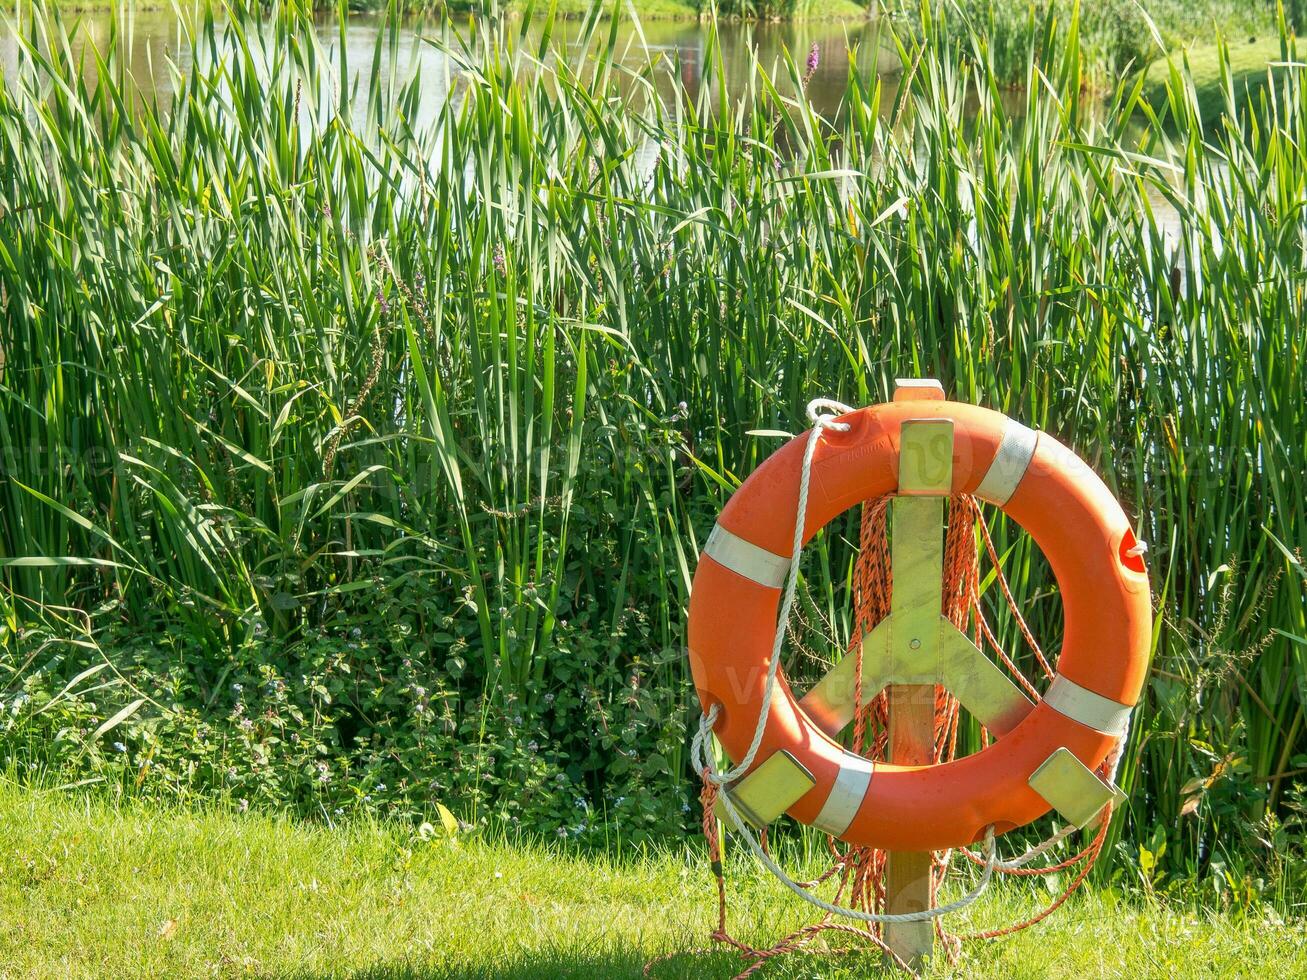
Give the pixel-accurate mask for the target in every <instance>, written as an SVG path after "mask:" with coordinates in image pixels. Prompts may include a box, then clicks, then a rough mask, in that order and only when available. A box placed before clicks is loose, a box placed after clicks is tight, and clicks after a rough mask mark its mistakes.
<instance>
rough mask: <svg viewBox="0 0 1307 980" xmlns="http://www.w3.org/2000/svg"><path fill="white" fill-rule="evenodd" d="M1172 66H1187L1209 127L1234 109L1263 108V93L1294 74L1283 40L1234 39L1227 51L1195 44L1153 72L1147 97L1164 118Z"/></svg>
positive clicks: (1155, 65)
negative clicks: (1289, 64)
mask: <svg viewBox="0 0 1307 980" xmlns="http://www.w3.org/2000/svg"><path fill="white" fill-rule="evenodd" d="M1223 52H1224V54H1223ZM1173 61H1174V62H1183V64H1184V65H1185V68H1186V69H1187V72H1188V75H1189V77H1190V78H1192V79H1193V86H1194V94H1195V97H1196V102H1197V109H1198V115H1199V118H1200V119H1201V120H1202V121H1203V123H1204V125H1212V124H1214V123H1217V122H1219V121H1220V119H1221V117H1222V116H1224V115H1226V114H1227V113H1229V112H1230V109H1231V106H1233V107H1234V110H1235V113H1236V114H1238V115H1242V114H1244V113H1245V111H1246V109H1247V107H1249V106H1252V107H1254V108H1256V107H1258V106H1260V105H1261V104H1262V103H1261V100H1260V99H1259V95H1260V93H1261V92H1262V90H1263V89H1264V88H1266V86H1267V85H1270V84H1273V83H1274V80H1275V78H1276V77H1277V76H1280V77H1282V76H1283V75H1284V74H1285V73H1286V72H1289V71H1293V70H1294V69H1292V68H1287V67H1285V66H1284V61H1285V51H1284V48H1283V46H1282V45H1281V42H1280V39H1279V38H1278V37H1273V38H1263V39H1261V40H1257V39H1253V40H1234V41H1231V43H1230V44H1229V45H1228V47H1226V48H1224V49H1223V48H1221V47H1220V46H1218V45H1217V44H1214V43H1206V44H1204V43H1196V44H1194V45H1192V46H1188V47H1185V48H1183V49H1181V50H1178V51H1176V52H1174V53H1173V54H1171V55H1169V56H1168V57H1164V58H1159V59H1158V60H1157V61H1155V62H1153V64H1151V65H1150V66H1149V67H1148V71H1147V75H1146V78H1145V82H1144V84H1145V98H1147V100H1148V101H1149V103H1150V104H1151V105H1152V106H1153V107H1154V109H1155V110H1156V111H1157V112H1158V113H1159V114H1160V113H1161V112H1163V111H1164V110H1165V108H1166V103H1167V99H1168V92H1169V89H1170V86H1169V78H1170V72H1171V65H1172V62H1173Z"/></svg>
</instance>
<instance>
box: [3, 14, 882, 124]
mask: <svg viewBox="0 0 1307 980" xmlns="http://www.w3.org/2000/svg"><path fill="white" fill-rule="evenodd" d="M196 16H198V11H196ZM9 18H10V19H8V20H4V21H0V71H3V72H4V73H5V74H7V75H9V76H10V77H13V73H14V71H15V70H16V67H17V65H18V60H19V42H18V40H17V38H16V37H15V34H16V33H19V34H22V33H25V32H26V31H27V30H28V29H29V28H30V24H29V22H28V18H25V17H24V15H23V13H22V12H21V10H19V11H18V12H16V13H11V14H10V15H9ZM65 22H66V23H67V24H68V25H69V27H70V28H72V27H74V25H75V26H76V35H75V37H76V38H77V42H76V44H75V48H77V49H82V48H84V45H85V42H87V41H89V42H91V43H92V44H94V45H95V47H96V48H97V49H98V50H101V51H103V50H106V48H107V47H108V45H109V43H110V40H111V38H112V37H114V36H115V34H116V37H117V40H118V59H119V61H120V62H121V63H122V64H123V65H124V67H125V68H126V69H127V71H128V74H129V77H130V79H131V85H132V86H133V87H134V89H135V93H134V94H136V95H138V96H140V97H143V98H146V99H153V100H157V101H158V102H159V103H160V104H161V105H163V106H167V105H168V104H170V103H171V101H172V85H173V69H171V68H170V67H169V66H170V64H171V65H173V66H176V68H179V69H180V70H181V71H182V72H183V73H184V72H185V71H186V69H187V68H188V67H189V65H190V63H191V61H192V59H193V58H194V57H195V56H196V54H195V52H193V51H192V50H191V49H190V45H189V42H188V39H187V35H186V31H185V30H184V29H183V27H182V25H181V23H180V21H179V19H178V16H177V14H176V13H175V12H174V11H173V10H172V9H171V8H169V9H166V10H135V9H132V8H130V7H128V8H126V9H124V10H122V11H119V12H117V13H113V12H109V11H102V12H94V13H85V14H68V15H65ZM445 28H451V29H455V30H457V31H459V32H460V33H464V34H466V32H467V30H468V22H467V20H466V19H462V20H459V21H455V22H452V23H450V24H444V23H442V22H441V21H439V20H414V21H411V22H407V23H405V24H404V25H403V26H402V27H401V28H400V29H399V32H398V38H397V43H395V44H394V46H393V47H392V46H391V39H390V38H389V37H388V36H387V33H388V29H387V27H386V26H385V25H384V24H383V22H382V21H381V20H380V19H379V18H377V17H374V16H369V15H362V14H359V15H351V16H350V17H349V18H348V20H347V21H346V23H345V24H344V25H343V28H342V25H341V24H340V23H339V22H338V21H337V20H336V18H335V17H334V15H333V16H327V17H323V18H322V19H320V20H319V21H318V25H317V33H318V38H319V40H320V42H321V43H322V46H323V50H324V52H325V53H326V55H327V57H328V59H329V61H330V64H331V66H332V68H333V69H334V73H335V75H336V83H337V86H339V85H340V82H341V79H340V70H341V66H342V64H343V65H345V66H347V70H348V73H349V76H350V79H351V82H352V81H354V80H355V79H357V78H358V76H359V74H360V73H367V72H368V71H370V68H371V65H372V62H373V58H374V55H375V54H376V52H377V51H378V41H379V40H380V42H381V43H380V52H381V66H382V69H383V71H385V72H388V73H389V72H393V73H394V76H395V77H396V78H397V79H398V80H401V81H402V80H403V79H405V78H407V77H409V76H410V75H411V74H412V73H413V72H414V71H417V72H418V73H420V75H421V77H422V79H423V85H422V97H421V102H420V104H419V106H418V115H417V118H416V119H414V120H412V121H411V122H412V123H414V124H416V125H420V124H422V123H424V122H428V121H430V120H431V118H432V117H434V115H435V114H436V112H437V111H438V109H439V107H440V105H441V104H442V102H443V100H444V99H446V98H447V97H448V88H447V87H446V85H445V84H443V81H444V79H446V78H447V77H448V76H447V69H448V68H449V66H448V65H447V64H446V58H445V56H444V55H443V54H442V52H441V51H440V50H438V48H437V47H435V46H433V45H432V44H430V43H427V42H426V41H425V40H424V39H426V38H430V37H433V36H439V35H440V34H441V32H442V30H444V29H445ZM607 31H608V25H606V24H603V25H601V26H600V28H599V30H598V31H597V32H596V35H595V37H594V38H593V39H591V40H590V41H589V44H588V45H587V44H586V40H587V39H586V38H585V36H584V33H583V32H584V24H583V22H581V21H579V20H564V21H560V22H557V23H556V24H555V25H554V31H553V37H552V39H551V42H550V50H551V51H552V52H553V54H552V55H551V57H559V58H564V59H566V60H567V61H568V62H569V63H571V64H572V66H573V67H576V68H577V69H578V70H579V69H580V68H581V66H582V64H583V63H584V62H585V60H586V59H587V58H589V57H590V56H591V53H592V52H593V51H594V50H595V49H596V47H598V46H601V45H605V44H606V43H607ZM539 43H540V27H539V26H538V25H533V26H530V27H528V29H527V32H526V38H525V41H524V42H523V44H524V47H525V49H526V50H528V51H531V52H534V51H536V50H537V49H538V46H539ZM814 45H815V47H816V61H817V64H816V67H815V69H814V70H813V71H812V72H811V77H810V78H809V80H808V83H807V92H808V97H809V99H810V100H811V102H812V104H813V105H814V107H815V108H816V109H817V111H818V112H821V113H823V114H830V115H833V114H836V113H837V111H838V109H839V107H840V103H841V100H842V99H843V96H844V92H845V88H846V85H845V80H846V75H847V72H848V70H849V64H850V58H852V59H853V62H854V64H855V65H856V68H857V70H858V71H859V72H860V73H862V74H863V75H864V76H870V75H873V74H875V73H877V72H881V73H893V72H896V71H897V68H898V59H897V57H896V56H894V54H893V53H892V52H891V51H889V50H888V49H887V48H885V47H884V46H882V45H881V44H880V43H879V33H878V28H877V25H875V24H874V23H872V22H868V21H848V22H838V21H814V22H804V23H784V24H738V23H726V24H720V25H718V28H717V49H716V51H714V49H713V46H712V42H711V38H710V30H709V27H708V25H706V24H702V23H700V22H698V21H650V22H648V23H645V24H641V25H636V24H633V23H630V22H623V23H621V24H620V25H619V26H618V30H617V48H616V50H617V52H618V61H619V64H620V66H622V67H624V68H625V69H628V70H630V71H635V70H638V69H639V68H642V67H643V66H645V65H646V64H647V63H648V62H649V61H650V60H651V59H656V60H657V61H658V62H659V67H658V71H657V72H656V73H655V83H656V85H657V88H658V91H659V93H660V94H661V95H662V96H663V98H664V99H668V98H670V97H671V95H672V93H673V91H674V89H675V86H674V81H673V75H674V74H675V75H679V77H680V81H681V83H682V84H683V86H684V87H685V89H686V90H687V91H688V93H689V94H690V96H691V97H697V96H698V95H699V94H700V90H701V87H702V85H703V80H704V78H705V77H708V78H710V79H712V82H711V84H712V91H711V92H710V93H709V94H710V95H712V96H713V97H714V98H715V97H716V96H717V95H718V94H719V91H718V88H719V86H720V85H722V84H724V85H725V86H726V88H727V91H728V92H729V93H732V94H733V93H738V92H742V91H744V90H745V88H746V87H747V86H750V85H757V84H758V79H757V77H756V72H755V62H754V56H755V53H756V58H757V65H758V67H761V68H762V69H763V70H764V71H766V72H767V73H768V74H769V75H770V76H771V77H772V78H774V79H777V80H778V88H779V89H780V91H781V92H782V93H784V94H793V85H792V84H790V83H789V81H788V78H789V76H788V72H787V70H786V69H785V67H784V65H785V56H786V52H787V51H788V52H789V53H790V56H791V57H792V58H793V59H794V61H795V62H796V63H797V65H798V71H799V72H804V71H805V67H806V66H805V62H806V61H807V59H808V56H809V52H810V51H811V50H812V49H813V47H814ZM342 53H343V56H344V57H343V59H342ZM209 55H210V53H209V52H204V53H202V55H201V56H202V57H208V56H209ZM709 59H713V60H718V59H719V60H720V67H719V69H718V70H716V71H712V70H705V65H706V62H707V61H708V60H709ZM83 71H84V75H85V77H86V78H87V81H88V83H89V82H90V81H91V80H92V78H93V75H94V71H95V69H94V65H93V63H90V62H89V60H88V63H86V64H84V66H83ZM321 94H325V95H330V93H321Z"/></svg>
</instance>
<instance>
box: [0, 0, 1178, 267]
mask: <svg viewBox="0 0 1307 980" xmlns="http://www.w3.org/2000/svg"><path fill="white" fill-rule="evenodd" d="M192 16H193V17H198V11H196V12H195V13H194V14H193V15H192ZM15 17H17V18H18V19H16V20H15V19H13V18H15ZM66 22H67V23H68V24H69V25H70V27H71V25H73V24H74V23H75V24H76V25H77V37H79V38H82V39H89V40H90V41H91V42H92V43H94V44H95V45H96V46H97V47H98V48H100V49H101V50H103V49H104V48H105V46H106V45H107V43H108V41H109V39H110V37H111V36H112V35H113V33H114V32H115V31H116V32H117V36H118V38H119V57H120V59H121V60H123V61H125V63H126V65H127V67H128V68H129V70H130V75H131V79H132V81H133V83H134V85H135V87H136V91H137V94H139V95H141V96H142V97H144V98H153V99H158V100H160V102H162V103H164V104H166V103H167V102H169V101H170V100H171V96H172V78H173V75H174V72H175V71H177V70H181V71H183V72H184V71H185V70H186V69H187V68H188V67H189V66H190V64H191V62H192V61H193V59H194V57H195V52H193V51H192V50H191V48H190V45H189V42H188V38H187V32H186V30H185V29H184V28H183V26H182V23H181V20H180V18H179V15H178V13H177V11H176V9H174V8H173V7H169V8H167V9H155V10H135V9H132V8H131V7H130V5H129V6H127V7H126V8H125V9H123V10H120V11H118V12H117V13H114V12H110V11H99V12H92V13H83V14H68V15H66ZM445 27H451V28H454V29H456V30H458V31H459V32H460V33H462V34H464V35H466V34H467V31H468V21H467V18H466V17H463V18H461V19H455V20H452V21H450V23H449V24H442V23H441V22H440V21H439V20H413V21H409V22H407V23H405V24H404V26H402V27H401V28H400V30H399V36H398V43H397V44H396V45H395V46H394V49H393V55H392V54H391V50H390V48H389V45H388V44H387V43H386V38H385V34H386V32H388V30H389V28H388V27H387V25H386V24H385V23H384V22H383V20H382V19H381V18H379V17H376V16H371V15H366V14H351V15H350V16H349V17H348V19H347V21H346V22H345V24H344V27H343V29H342V26H341V24H340V22H339V21H338V19H337V18H336V16H335V15H334V14H328V15H324V16H322V17H321V18H319V20H318V21H317V33H318V37H319V38H320V40H321V43H322V47H323V50H324V51H325V53H326V55H327V57H329V58H330V60H331V62H332V64H333V65H334V66H335V68H336V73H337V75H339V70H340V65H341V63H342V53H343V56H344V58H343V61H344V64H346V65H347V66H348V73H349V75H350V76H351V77H354V76H356V75H358V74H359V73H360V72H366V71H368V69H369V67H370V66H371V64H372V59H373V57H374V56H375V54H376V52H377V51H378V39H379V38H380V39H381V40H382V44H381V45H380V51H381V58H382V63H383V66H384V67H386V68H388V69H389V68H393V70H394V72H395V75H396V76H397V77H398V78H400V79H403V78H406V77H408V76H409V74H410V73H411V72H413V71H417V72H418V73H420V76H421V79H422V85H421V102H420V105H419V106H418V113H417V116H418V118H417V119H416V120H415V121H416V122H417V123H418V124H419V125H420V124H421V123H422V122H424V121H427V120H430V119H432V118H433V117H434V116H435V115H436V113H437V111H438V110H439V108H440V106H441V105H442V104H443V102H444V101H445V100H446V99H447V98H448V92H449V90H448V86H447V80H448V78H449V76H450V74H451V72H450V71H449V69H450V67H451V66H450V65H449V64H448V58H447V56H446V55H445V54H444V53H443V52H442V51H441V50H440V49H439V48H438V47H437V46H435V45H433V44H432V43H430V39H431V38H432V37H436V36H439V34H440V32H441V31H442V29H444V28H445ZM24 28H25V25H24V23H23V21H22V19H21V14H15V13H13V12H12V11H11V12H10V13H8V14H7V15H0V73H5V74H9V75H11V76H12V73H13V71H14V68H15V66H16V65H17V63H18V50H19V44H18V41H17V39H16V37H15V32H16V31H17V32H21V31H23V30H24ZM608 29H609V25H608V24H607V23H606V22H605V23H602V24H601V25H600V27H599V29H598V30H597V31H596V32H595V37H594V38H593V40H592V41H591V50H593V49H594V48H595V47H596V46H599V45H603V44H605V43H606V35H607V31H608ZM584 31H585V24H584V23H583V22H582V21H580V20H575V19H572V20H561V21H559V22H557V23H556V24H555V28H554V34H553V38H552V39H551V43H550V48H551V50H552V51H554V52H556V53H557V54H556V57H561V58H569V57H575V58H576V59H577V61H580V60H581V59H583V58H584V57H585V53H584V50H583V44H584ZM539 32H540V28H539V26H538V25H531V26H529V27H528V30H527V39H528V41H527V43H528V44H529V45H530V46H531V47H530V50H535V46H536V45H538V43H539ZM716 32H717V45H718V54H716V55H714V53H713V47H712V29H711V28H710V26H709V25H708V24H706V23H701V22H698V21H668V20H654V21H649V22H647V23H643V24H639V25H637V24H634V23H632V22H630V21H629V20H624V21H622V22H621V23H619V25H618V28H617V46H616V50H617V51H618V53H619V60H620V61H621V62H622V63H624V64H625V65H627V66H630V67H633V68H635V67H643V66H645V65H647V64H648V63H649V61H650V60H651V56H652V58H654V59H657V62H658V71H657V72H656V75H655V80H656V82H657V83H658V84H659V87H660V89H661V91H662V95H663V97H664V98H665V99H670V98H671V96H672V91H673V87H674V83H673V74H675V75H679V76H680V79H681V82H682V83H683V84H684V86H685V88H686V89H687V90H688V91H689V92H690V94H691V95H692V96H694V95H698V94H699V91H700V89H701V87H702V84H703V79H704V77H705V62H706V61H707V60H708V59H710V58H714V57H720V62H721V70H720V72H719V73H713V72H709V73H708V77H715V78H716V79H717V80H716V81H714V82H713V83H712V84H714V85H720V84H725V85H726V87H727V89H728V92H731V93H735V92H740V91H742V90H743V89H744V88H745V87H746V86H747V85H749V84H753V83H755V81H756V77H755V74H754V66H755V60H754V58H755V54H756V58H757V61H756V63H757V64H759V65H761V67H762V68H763V69H764V70H765V71H766V72H767V73H768V74H769V75H770V76H772V77H773V78H776V79H777V85H778V88H780V90H781V91H782V92H783V93H786V90H787V89H789V90H790V91H792V89H793V86H792V85H789V84H788V83H787V81H786V79H788V77H789V76H788V74H787V71H786V69H785V67H784V59H785V57H786V52H788V53H789V56H790V57H792V58H793V59H794V61H795V63H796V64H797V65H798V70H799V71H800V72H803V71H805V70H806V66H807V62H808V59H809V56H810V52H812V51H813V49H814V47H815V53H816V62H817V64H816V66H815V68H814V69H813V70H812V72H811V77H810V78H809V80H808V82H807V85H806V90H807V94H808V99H809V101H810V102H811V103H812V105H813V106H814V108H816V110H817V111H818V112H821V113H823V114H825V115H827V116H836V115H838V113H839V110H840V105H841V100H842V99H843V96H844V92H845V88H846V84H845V82H846V74H847V72H848V69H849V63H850V59H852V60H853V63H854V64H855V65H856V67H857V70H858V71H859V72H860V73H861V74H863V75H864V76H871V75H875V74H879V75H880V76H881V83H882V87H883V95H882V103H881V106H882V111H884V112H889V111H890V108H891V107H892V106H893V105H894V99H895V95H896V92H897V88H898V82H899V78H900V74H901V65H900V62H899V58H898V56H897V54H895V53H894V51H893V49H892V48H891V47H889V46H888V44H887V43H885V42H884V40H883V37H884V36H885V31H884V28H883V26H882V25H881V24H878V23H877V22H875V21H870V20H850V21H801V22H791V23H759V24H743V23H731V22H726V23H721V24H718V26H717V28H716ZM205 56H206V57H212V55H210V54H206V55H205ZM392 60H393V62H394V64H393V66H392V65H391V64H390V62H391V61H392ZM170 66H175V68H174V67H170ZM86 71H87V73H88V76H89V74H90V73H91V72H92V71H93V67H92V66H91V65H90V64H88V66H87V68H86ZM338 84H339V81H338ZM787 94H788V93H787ZM1001 97H1002V98H1003V99H1004V101H1005V102H1007V103H1008V109H1009V111H1013V112H1019V111H1020V107H1021V105H1022V103H1023V99H1024V96H1023V95H1022V94H1021V93H1020V92H1016V91H1008V92H1005V93H1003V95H1002V96H1001ZM1150 197H1151V198H1152V199H1153V204H1154V208H1155V211H1156V212H1157V215H1158V219H1159V223H1160V224H1161V226H1162V227H1163V229H1164V230H1165V232H1166V234H1167V237H1168V239H1169V240H1171V241H1172V242H1173V241H1174V238H1175V235H1176V216H1175V212H1174V209H1173V208H1172V207H1171V206H1170V204H1169V203H1168V202H1166V201H1165V200H1164V199H1163V197H1162V196H1161V195H1160V194H1159V193H1157V192H1156V191H1151V192H1150Z"/></svg>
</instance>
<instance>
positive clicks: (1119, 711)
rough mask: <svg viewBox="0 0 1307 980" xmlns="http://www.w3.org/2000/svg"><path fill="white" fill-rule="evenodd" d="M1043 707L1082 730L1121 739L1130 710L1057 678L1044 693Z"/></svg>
mask: <svg viewBox="0 0 1307 980" xmlns="http://www.w3.org/2000/svg"><path fill="white" fill-rule="evenodd" d="M1044 704H1046V705H1048V706H1049V707H1050V708H1052V709H1053V710H1054V711H1056V712H1057V713H1058V714H1061V715H1066V717H1068V718H1070V719H1071V720H1072V721H1077V722H1079V723H1080V724H1082V725H1084V726H1085V727H1086V728H1092V729H1093V730H1094V731H1096V732H1101V733H1102V734H1104V735H1121V734H1123V733H1124V732H1125V730H1126V727H1127V725H1128V724H1129V723H1130V712H1131V710H1132V706H1131V705H1128V704H1121V703H1120V702H1119V701H1113V700H1112V699H1111V698H1105V697H1103V695H1101V694H1095V693H1094V692H1093V691H1091V690H1089V689H1088V688H1086V687H1081V686H1080V685H1079V684H1077V683H1076V682H1075V681H1072V680H1068V679H1067V678H1065V677H1063V676H1062V675H1061V674H1058V675H1057V676H1056V677H1054V678H1053V683H1052V684H1050V685H1049V686H1048V690H1047V691H1046V692H1045V693H1044Z"/></svg>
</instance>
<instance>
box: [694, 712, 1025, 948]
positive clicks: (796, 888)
mask: <svg viewBox="0 0 1307 980" xmlns="http://www.w3.org/2000/svg"><path fill="white" fill-rule="evenodd" d="M716 716H717V706H716V705H713V707H712V710H710V711H709V712H708V713H707V714H705V715H704V716H703V717H702V718H700V720H699V731H698V732H697V733H696V734H695V736H694V740H693V741H692V742H691V743H690V757H691V761H692V762H693V763H694V765H695V767H696V768H697V769H698V771H699V772H703V771H704V770H705V769H707V770H708V778H709V780H710V781H712V782H714V783H718V784H719V785H720V782H721V781H720V778H719V776H720V775H721V774H719V773H718V772H717V763H716V760H715V759H713V757H712V754H711V753H707V754H705V752H704V747H705V746H706V745H707V742H708V736H709V735H710V734H711V732H712V723H713V720H714V719H715V718H716ZM717 801H718V802H719V803H721V804H722V805H724V806H725V807H726V815H727V816H728V817H729V818H730V819H729V821H728V829H729V830H730V831H731V832H732V833H734V834H736V835H737V836H739V837H743V838H744V841H745V843H746V844H748V846H749V850H750V851H752V852H753V856H754V857H755V858H757V859H758V861H759V862H760V863H761V864H762V865H763V867H765V868H766V869H767V870H768V871H770V872H771V873H772V875H773V876H774V877H775V878H776V880H777V881H779V882H780V883H781V884H783V885H784V886H785V887H786V888H788V889H789V890H790V891H792V892H794V894H796V895H798V896H799V897H800V898H802V899H803V900H804V901H805V902H808V903H809V904H811V905H815V906H816V907H817V908H819V909H821V910H822V911H823V912H829V913H830V914H832V915H839V916H843V917H844V918H848V919H856V920H858V921H860V922H880V923H887V922H925V921H928V920H930V919H937V918H939V917H940V916H944V915H948V914H950V913H952V912H957V911H958V910H959V909H964V908H966V907H967V906H968V905H970V904H971V903H972V902H974V901H975V900H976V899H978V898H980V896H981V895H983V894H984V892H985V889H986V888H988V887H989V883H990V881H991V879H992V878H993V877H994V871H995V869H996V868H998V867H1000V866H1001V862H999V861H998V859H997V853H996V851H995V846H994V828H993V827H992V826H990V827H987V828H985V866H984V870H983V871H982V872H981V875H980V880H979V881H977V882H976V884H975V886H974V887H973V888H972V889H971V891H969V892H967V893H966V894H965V895H963V896H962V897H961V898H958V899H956V900H955V901H952V902H949V903H948V904H947V905H937V906H934V907H933V908H928V909H922V910H920V911H918V912H899V913H894V914H889V913H877V912H864V911H863V910H861V909H853V908H848V907H847V906H844V905H836V904H834V903H833V902H828V901H826V900H825V899H822V898H818V897H817V896H816V895H814V894H813V893H812V892H810V891H809V890H808V889H806V888H804V887H803V886H802V885H800V884H799V883H798V882H797V881H795V880H794V879H793V878H791V877H790V876H789V875H788V874H786V873H785V871H784V869H782V868H781V866H780V865H778V864H777V863H776V861H775V860H774V859H773V858H772V857H771V855H769V854H768V853H767V852H766V851H765V850H763V847H762V844H761V843H759V841H758V838H757V837H756V836H754V834H753V833H752V832H751V831H750V830H749V827H748V824H747V823H746V822H745V820H744V818H743V817H742V816H741V815H740V812H739V811H738V810H737V809H736V808H735V804H734V803H733V802H732V801H731V796H730V794H729V793H726V792H722V793H720V794H718V796H717Z"/></svg>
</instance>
